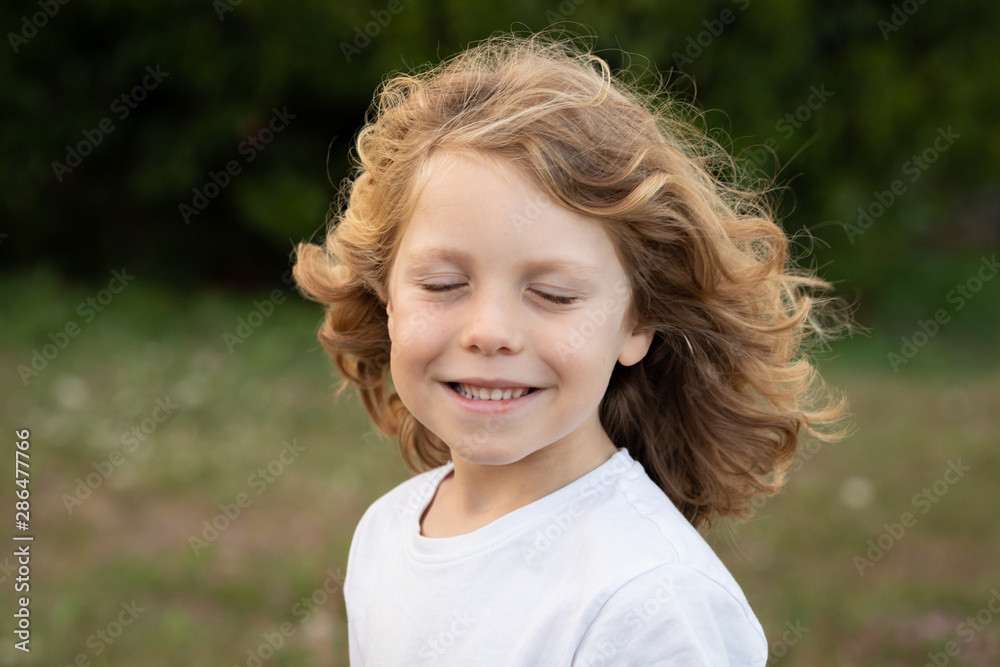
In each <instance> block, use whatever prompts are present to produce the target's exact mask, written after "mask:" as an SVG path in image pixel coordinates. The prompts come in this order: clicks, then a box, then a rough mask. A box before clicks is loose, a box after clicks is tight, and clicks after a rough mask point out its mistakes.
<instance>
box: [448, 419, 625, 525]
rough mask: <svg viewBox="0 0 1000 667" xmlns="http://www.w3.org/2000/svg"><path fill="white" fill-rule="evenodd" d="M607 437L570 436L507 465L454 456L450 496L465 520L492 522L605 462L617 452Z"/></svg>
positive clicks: (453, 504)
mask: <svg viewBox="0 0 1000 667" xmlns="http://www.w3.org/2000/svg"><path fill="white" fill-rule="evenodd" d="M599 431H600V435H601V436H603V438H598V439H596V440H593V439H592V440H591V442H589V443H587V445H586V446H584V445H583V443H579V442H575V441H573V439H572V437H570V436H568V437H567V438H564V439H563V440H560V441H559V442H555V443H553V444H551V445H548V446H547V447H544V448H542V449H540V450H538V451H536V452H533V453H531V454H529V455H528V456H526V457H524V458H523V459H520V460H519V461H515V462H514V463H509V464H506V465H481V464H476V463H472V462H470V461H467V460H465V459H463V458H461V457H457V456H453V463H454V466H455V467H454V473H453V474H452V475H451V476H450V477H451V479H450V482H449V489H448V495H449V497H450V498H449V500H450V503H451V506H452V508H453V511H454V512H455V513H456V515H457V516H460V517H463V518H464V519H467V520H474V519H476V518H480V519H487V520H488V521H491V520H493V519H496V518H499V517H501V516H503V515H505V514H508V513H509V512H513V511H514V510H516V509H518V508H521V507H524V506H525V505H529V504H531V503H533V502H535V501H536V500H539V499H541V498H544V497H545V496H547V495H549V494H551V493H553V492H555V491H558V490H559V489H561V488H562V487H564V486H566V485H567V484H570V483H571V482H574V481H576V480H577V479H579V478H580V477H583V476H584V475H586V474H587V473H588V472H590V471H591V470H594V469H595V468H597V467H599V466H600V465H602V464H603V463H605V462H606V461H607V460H608V459H610V458H611V456H612V455H614V454H615V452H617V451H618V450H617V448H616V447H615V445H614V443H612V442H611V439H610V438H608V436H607V434H606V433H605V432H604V429H599Z"/></svg>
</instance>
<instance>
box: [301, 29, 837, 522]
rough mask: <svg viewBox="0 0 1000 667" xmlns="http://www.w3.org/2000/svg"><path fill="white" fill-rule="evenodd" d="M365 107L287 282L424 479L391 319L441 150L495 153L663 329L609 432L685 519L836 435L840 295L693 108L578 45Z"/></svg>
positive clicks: (473, 50) (554, 42)
mask: <svg viewBox="0 0 1000 667" xmlns="http://www.w3.org/2000/svg"><path fill="white" fill-rule="evenodd" d="M372 111H373V113H374V117H369V118H368V119H367V120H368V122H367V123H366V125H365V126H364V127H363V128H362V129H361V131H360V133H359V134H358V137H357V145H356V149H357V156H358V159H359V163H358V164H357V165H356V167H355V170H354V172H353V173H352V176H351V177H349V178H347V179H345V181H344V183H343V184H342V187H341V191H340V194H339V197H338V202H336V204H338V205H337V206H336V207H335V209H332V213H331V216H330V219H329V220H328V230H327V234H326V238H325V242H324V243H323V245H322V246H320V245H314V244H309V243H302V244H299V245H298V247H297V248H296V253H295V254H296V258H295V265H294V268H293V274H294V276H295V280H296V281H297V283H298V285H299V288H300V291H301V292H302V293H303V294H304V295H305V296H306V297H308V298H310V299H313V300H315V301H317V302H319V303H321V304H323V305H324V307H325V317H324V320H323V323H322V325H321V327H320V330H319V334H318V337H319V341H320V343H321V344H322V345H323V347H324V349H325V350H326V351H327V352H328V353H329V354H330V355H331V357H332V358H333V360H334V361H335V363H336V366H337V368H338V369H339V371H340V373H341V375H342V377H343V383H342V384H341V388H340V390H341V391H343V389H345V388H346V387H347V386H349V385H352V386H354V387H356V388H357V389H358V390H359V392H360V394H361V397H362V400H363V403H364V406H365V408H366V410H367V411H368V413H369V414H370V415H371V417H372V419H373V421H374V423H375V425H376V426H377V427H378V428H379V430H381V431H382V432H383V433H385V434H387V435H398V436H399V444H400V447H401V450H402V453H403V456H404V458H405V460H406V462H407V464H408V465H409V466H410V467H411V468H412V469H413V470H414V471H417V472H419V471H422V470H425V469H428V468H432V467H437V466H440V465H442V464H444V463H445V462H446V461H448V460H449V458H450V456H451V453H450V450H449V448H448V446H447V444H446V443H444V442H442V441H441V440H440V439H439V438H438V437H437V436H436V435H434V434H433V433H431V432H430V431H429V430H428V429H426V428H425V427H424V426H423V425H422V424H420V423H419V422H418V421H417V420H416V419H415V418H414V417H413V416H412V415H411V414H410V412H409V411H408V410H407V409H406V407H405V406H404V405H403V403H402V401H401V400H400V398H399V396H398V395H397V394H396V393H395V392H393V391H391V390H389V389H388V387H387V383H388V381H389V377H388V375H389V374H388V373H387V372H386V371H387V368H388V365H389V348H390V340H389V334H388V328H387V317H386V308H385V306H386V302H387V298H388V287H387V286H388V276H389V272H390V269H391V267H392V262H393V259H394V257H395V255H396V250H397V248H398V246H399V241H400V236H401V233H400V230H401V229H402V228H403V226H404V225H405V223H406V221H407V220H408V219H409V215H410V213H411V212H412V210H413V207H414V205H415V200H416V197H415V196H414V192H415V190H414V189H415V184H416V183H417V181H418V180H419V178H420V174H421V173H422V170H423V168H424V166H425V165H426V164H427V160H428V158H429V157H430V155H431V154H432V153H434V152H435V151H437V150H443V149H455V150H464V151H467V152H478V153H480V154H483V155H488V156H490V157H492V158H499V159H502V160H504V161H506V162H507V163H509V164H511V165H513V166H515V167H517V168H519V169H520V170H521V171H522V173H524V174H525V175H526V176H527V177H528V178H529V179H530V180H531V182H532V183H534V184H535V186H536V187H537V188H538V189H539V190H540V191H541V192H543V193H545V194H546V195H547V196H548V197H550V198H551V199H552V200H553V201H554V202H556V203H558V204H560V205H562V206H564V207H566V208H567V209H569V210H570V211H572V212H575V213H579V214H582V215H585V216H587V217H588V218H590V219H592V220H596V221H598V222H599V223H600V224H602V225H603V227H604V228H605V229H606V230H607V232H608V234H609V236H610V238H611V239H612V241H613V244H614V246H615V249H616V252H617V254H618V258H619V260H620V261H621V264H622V266H623V267H624V269H625V272H626V275H627V277H628V280H629V284H630V286H631V295H630V296H631V298H630V299H629V305H628V308H627V311H626V313H625V321H626V322H630V323H632V325H633V327H632V328H633V329H639V330H644V331H653V332H655V334H654V337H653V342H652V344H651V346H650V348H649V351H648V353H647V354H646V356H645V358H644V359H643V360H642V361H640V362H639V363H637V364H635V365H633V366H627V367H626V366H622V365H621V364H618V365H616V366H615V368H614V371H613V372H612V376H611V379H610V382H609V385H608V389H607V392H606V394H605V396H604V399H603V400H602V402H601V404H600V408H599V413H600V421H601V424H602V425H603V427H604V429H605V431H606V432H607V434H608V436H609V437H610V438H611V440H612V442H614V443H615V445H616V446H619V447H626V448H627V449H628V451H629V453H630V454H631V455H632V457H633V458H635V459H636V460H638V461H639V462H640V463H641V464H642V465H643V467H644V468H645V470H646V472H647V474H648V475H649V476H650V478H651V479H652V480H653V481H654V482H655V483H656V484H657V485H658V486H660V488H662V489H663V491H664V492H665V493H666V494H667V496H669V497H670V499H671V500H672V501H673V502H674V503H675V504H676V506H677V507H678V508H679V509H680V511H681V512H682V513H683V514H684V516H685V517H687V519H688V520H689V521H690V522H691V523H692V524H693V525H695V526H696V527H702V526H707V525H710V524H711V523H712V520H713V519H714V518H716V517H717V516H732V517H736V518H739V517H742V516H745V515H746V513H747V511H748V506H749V502H750V500H751V499H752V498H753V497H754V496H756V495H757V494H761V493H763V494H773V493H776V492H777V491H778V490H779V489H780V487H781V486H782V484H783V481H784V476H785V473H786V472H787V470H788V468H789V467H790V466H791V464H793V463H794V461H795V458H796V454H797V450H798V447H799V444H800V440H801V438H803V437H804V436H807V435H808V436H813V437H816V438H819V439H821V440H825V441H833V440H837V439H840V438H842V437H844V435H845V434H846V432H847V429H846V427H845V426H844V425H843V424H844V417H845V415H846V409H847V401H846V398H844V397H842V396H840V395H838V394H836V393H835V392H833V391H831V390H830V389H828V388H827V387H826V386H825V384H824V383H823V382H822V379H821V378H820V377H819V374H818V372H817V370H816V368H815V366H814V364H813V363H812V362H811V361H810V360H809V358H808V356H807V354H806V353H807V352H808V351H809V349H812V348H813V347H814V345H813V344H814V343H817V342H824V341H825V340H827V339H829V338H830V337H831V336H832V334H833V333H834V332H836V331H838V330H842V329H843V328H844V327H846V326H847V324H848V318H847V316H846V315H845V314H844V313H843V312H842V311H843V309H839V310H838V311H837V312H836V313H834V311H832V310H831V308H830V306H833V305H834V304H835V303H836V304H840V303H841V302H840V301H839V300H835V299H829V298H819V297H818V296H816V294H817V293H818V292H820V291H823V290H827V289H829V287H830V285H829V284H828V283H827V282H825V281H823V280H821V279H819V278H818V277H816V275H815V274H814V272H812V271H808V270H805V269H803V268H801V267H799V266H798V265H797V264H796V263H795V262H794V261H793V259H792V258H791V256H790V243H789V240H788V238H787V237H786V235H785V233H784V232H783V231H782V229H781V228H780V227H779V225H778V224H777V223H776V221H775V217H774V215H773V214H772V213H771V208H770V205H769V203H768V196H769V194H770V192H771V190H772V188H771V187H770V184H768V183H764V184H761V182H760V181H757V180H754V179H750V178H749V177H748V176H747V173H746V172H745V171H741V169H740V166H739V163H737V161H736V160H734V159H733V158H732V157H731V155H730V154H729V153H728V152H727V151H726V150H725V149H723V148H722V146H721V144H720V143H719V142H718V141H717V140H716V139H713V138H711V136H710V135H709V134H708V133H707V132H705V131H703V130H700V129H698V126H697V125H696V123H695V122H694V119H695V118H696V114H697V112H696V110H695V109H694V107H693V105H691V104H689V103H685V102H682V101H680V100H679V99H678V98H677V96H672V95H668V94H667V93H666V92H665V91H664V87H663V86H662V85H661V86H658V87H657V88H656V89H655V90H649V91H647V90H644V89H642V88H641V87H640V86H639V85H638V84H636V83H635V82H629V81H627V80H626V79H625V78H624V77H623V76H621V75H618V74H615V75H613V74H612V73H611V71H610V68H609V66H608V65H607V63H606V62H605V61H604V60H602V59H601V58H600V57H598V56H596V55H594V54H593V53H592V51H591V50H590V49H588V48H581V47H578V46H577V45H576V43H575V41H574V38H572V37H570V38H563V37H559V36H558V35H552V34H550V33H537V34H532V35H528V36H526V37H521V36H517V35H515V34H511V33H502V34H494V35H492V36H491V37H490V38H488V39H486V40H483V41H482V42H479V43H477V44H475V45H473V46H471V47H470V48H469V49H467V50H465V51H463V52H461V53H459V54H457V55H456V56H454V57H452V58H450V59H448V60H446V61H444V62H442V63H440V64H439V65H437V66H433V67H429V68H427V69H425V70H424V71H418V72H413V73H409V74H398V75H396V76H393V77H391V78H388V79H387V80H386V81H384V82H383V84H382V85H381V86H380V89H379V91H378V92H377V94H376V100H375V103H373V107H372ZM692 114H695V115H694V116H693V115H692ZM345 204H346V206H345ZM831 313H833V315H835V316H833V317H829V316H827V315H829V314H831ZM820 315H824V317H823V318H821V317H820ZM821 322H822V323H821ZM807 348H808V349H807Z"/></svg>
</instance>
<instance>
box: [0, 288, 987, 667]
mask: <svg viewBox="0 0 1000 667" xmlns="http://www.w3.org/2000/svg"><path fill="white" fill-rule="evenodd" d="M110 277H111V276H110V275H109V279H110ZM0 289H2V293H3V294H4V303H5V304H6V305H4V306H3V310H2V312H0V315H2V321H3V328H2V333H0V363H2V365H3V368H5V369H6V373H7V375H6V377H7V380H6V381H5V382H4V384H3V395H2V401H0V414H2V423H3V424H4V427H5V428H6V429H7V435H6V437H5V442H6V443H7V444H6V446H5V450H6V451H5V452H4V453H2V454H0V455H2V456H3V457H4V459H5V462H4V464H3V469H4V470H5V471H7V472H5V473H4V474H3V475H2V481H0V498H3V499H4V500H3V503H4V504H5V506H6V507H7V508H8V509H7V510H5V516H7V517H8V520H10V521H11V524H10V526H11V527H10V528H9V529H8V530H6V531H4V532H5V534H7V535H13V534H15V533H17V532H18V531H16V530H15V529H14V526H13V519H14V517H13V514H14V507H13V505H14V502H15V499H14V492H15V490H16V488H17V487H15V486H14V485H13V474H12V468H13V467H14V466H13V460H14V456H15V455H14V449H15V448H14V441H15V436H14V431H16V430H20V429H29V430H30V438H29V440H30V455H31V459H30V464H31V468H30V471H31V476H30V480H31V481H30V490H31V499H30V502H31V516H30V519H31V520H30V531H28V532H30V534H32V535H34V537H35V540H34V542H32V543H31V553H32V559H31V565H30V567H31V591H30V593H31V604H30V613H31V620H32V625H31V628H32V636H31V644H30V646H31V649H32V651H31V653H30V654H25V653H23V652H21V651H18V650H16V649H15V648H14V641H15V638H14V636H13V633H12V632H11V628H12V626H13V621H12V617H11V615H10V614H11V613H12V611H9V610H13V609H15V594H14V583H15V576H16V574H15V571H14V570H13V569H12V568H11V567H10V563H11V562H13V561H14V560H15V559H14V558H13V557H12V556H11V555H10V554H12V552H13V548H14V547H13V546H11V547H8V548H5V549H4V550H3V551H2V552H0V567H2V569H0V601H2V604H3V610H4V612H3V614H4V618H5V619H6V620H5V621H4V623H3V626H4V632H3V634H2V639H0V664H3V665H43V664H44V665H70V664H76V665H87V664H90V665H143V666H144V667H160V666H166V665H180V664H183V665H190V666H192V667H194V666H202V665H205V666H209V665H211V666H213V667H217V666H219V665H276V666H277V665H317V666H337V665H347V640H346V621H345V616H344V606H343V598H342V595H341V591H340V580H341V578H342V576H343V570H344V567H345V566H346V561H347V551H348V547H349V544H350V538H351V534H352V531H353V529H354V526H355V524H356V522H357V520H358V519H359V518H360V516H361V514H362V513H363V512H364V510H365V508H366V507H367V506H368V505H369V504H370V503H371V502H372V501H373V500H375V499H376V498H377V497H379V496H380V495H382V494H383V493H385V492H386V491H388V490H389V489H390V488H391V487H392V486H394V485H395V484H397V483H399V482H400V481H402V480H404V479H406V478H407V477H408V476H409V472H408V470H407V469H406V467H405V466H404V465H403V463H402V460H401V458H400V457H399V455H398V454H397V453H396V446H395V444H394V443H392V442H391V441H389V440H388V439H385V438H383V437H381V436H379V435H377V434H376V433H375V431H374V428H373V427H372V426H370V425H369V424H368V422H367V420H366V419H367V418H366V415H365V414H364V411H363V409H362V408H361V407H360V403H359V401H358V400H357V399H356V397H355V396H354V395H351V394H345V395H344V397H343V398H342V399H340V400H335V399H334V395H333V394H334V389H335V386H336V383H337V381H338V380H337V378H336V377H335V376H334V374H333V372H332V370H331V366H330V364H329V362H328V361H327V359H326V357H325V356H324V355H323V354H322V352H321V350H320V348H319V346H318V344H317V343H316V340H315V329H316V326H317V325H318V322H319V316H320V312H319V309H318V307H317V306H315V305H314V304H310V303H306V302H303V301H302V300H301V298H300V297H298V296H297V295H296V294H295V293H294V292H293V291H292V290H291V288H290V286H289V285H287V284H284V283H280V282H279V281H277V280H276V285H275V287H274V288H273V290H277V291H278V293H277V294H274V293H273V290H262V291H261V292H260V293H259V294H251V295H245V296H239V295H237V296H233V295H225V294H218V293H211V292H208V293H203V294H198V295H193V296H183V297H182V296H168V295H164V294H163V293H161V292H158V291H154V290H152V289H149V288H148V287H147V286H145V285H143V284H142V281H141V278H138V279H136V280H135V281H134V282H132V283H131V284H129V285H128V286H127V287H126V288H125V289H123V290H121V291H120V293H118V294H113V293H111V292H108V293H106V294H102V293H101V292H100V289H101V286H100V285H98V286H94V287H90V288H84V287H74V286H68V285H62V284H59V283H57V282H56V281H54V280H51V279H48V278H45V276H44V274H39V275H37V276H34V277H33V278H32V280H31V281H30V282H27V281H26V279H13V278H6V279H3V280H2V281H0ZM278 297H280V298H278ZM88 298H93V299H95V300H96V301H95V303H96V305H97V306H99V307H100V310H98V309H97V308H95V307H93V306H88V305H86V304H87V301H86V300H87V299H88ZM102 299H103V300H104V301H105V302H106V303H101V300H102ZM265 300H270V302H271V303H270V305H271V308H270V312H269V314H268V311H269V308H268V304H266V303H264V301H265ZM255 301H256V302H257V304H260V307H258V305H256V304H255ZM80 304H84V305H83V307H82V308H81V307H80ZM261 311H263V313H262V314H261V315H260V316H259V317H257V316H254V317H252V318H251V317H250V314H251V313H253V312H261ZM238 318H243V319H244V320H245V321H247V328H241V327H240V326H239V321H238ZM254 323H257V324H258V326H253V324H254ZM73 325H75V326H73ZM67 327H68V328H67ZM59 332H63V333H65V338H63V337H61V336H60V335H59ZM68 332H75V334H73V335H70V333H68ZM49 334H52V336H50V335H49ZM244 334H248V335H244ZM60 343H64V346H63V347H62V349H60V346H59V344H60ZM48 344H51V347H49V348H48V349H47V350H46V349H44V348H45V346H46V345H48ZM880 345H881V346H880ZM890 345H891V343H890ZM835 349H837V350H838V351H839V350H843V354H842V355H841V356H840V357H838V358H835V359H831V360H829V361H827V362H824V368H825V369H826V374H827V376H828V378H829V380H830V382H831V383H832V384H834V385H837V386H839V387H842V388H843V389H844V390H846V391H847V393H848V395H849V396H850V397H851V399H852V402H853V406H854V411H855V414H856V422H857V427H858V431H857V434H856V435H855V436H853V437H852V438H851V439H849V440H847V441H845V442H842V443H840V444H836V445H826V446H823V447H816V446H815V445H816V443H811V445H810V446H809V448H808V449H806V450H805V451H804V456H803V461H802V465H801V469H800V470H799V471H798V472H797V473H796V474H795V475H794V476H793V478H792V479H791V481H790V483H789V484H788V486H787V488H786V490H785V492H784V493H782V494H781V495H779V496H776V497H773V498H770V499H768V500H767V501H766V502H763V503H760V507H759V508H758V509H757V511H756V514H755V516H754V517H753V519H752V520H751V521H749V522H746V523H742V524H737V523H734V522H726V523H722V524H719V525H718V526H717V528H715V529H714V530H713V531H712V533H711V534H710V541H711V542H712V543H713V545H714V546H715V548H716V550H717V551H718V553H719V554H720V556H721V557H722V558H723V560H725V562H726V563H727V565H729V567H730V568H731V570H732V571H733V573H734V575H735V576H736V578H737V580H738V581H739V582H740V583H741V585H742V586H743V588H744V591H745V592H746V595H747V597H748V599H749V600H750V602H751V604H752V606H753V607H754V609H755V611H756V612H757V614H758V617H759V618H760V620H761V623H762V624H763V626H764V629H765V631H766V632H767V635H768V640H769V641H770V642H771V646H772V656H773V662H774V663H775V664H783V665H924V664H935V661H936V664H938V665H942V664H950V665H996V664H1000V639H998V637H1000V617H997V618H994V617H995V616H998V614H996V613H994V612H993V611H991V610H990V604H991V601H992V605H993V608H994V609H997V610H1000V567H998V565H997V564H998V563H1000V521H998V507H1000V484H998V483H997V481H998V479H1000V475H998V473H1000V470H998V468H1000V453H998V450H997V442H998V437H997V434H998V432H1000V428H998V427H1000V371H998V369H997V367H996V364H995V363H993V362H990V363H984V362H982V361H981V360H980V362H979V363H978V364H967V366H966V367H963V368H962V369H961V370H955V369H951V370H949V368H950V364H949V363H948V362H947V361H944V359H946V358H947V357H946V355H944V352H946V351H949V350H950V351H952V352H954V354H955V356H957V357H962V356H963V354H964V355H965V357H966V358H968V357H969V356H971V355H969V348H968V347H967V346H959V344H958V343H957V342H955V341H951V340H949V339H947V338H945V337H944V334H942V336H941V337H940V338H939V339H935V340H933V341H931V343H929V344H928V346H927V349H926V350H921V352H920V354H919V355H918V357H916V358H915V359H914V361H913V362H912V363H910V364H908V365H907V366H906V367H904V368H902V369H901V370H900V372H899V373H893V372H892V370H891V369H890V368H889V366H888V365H887V363H886V361H885V354H886V347H885V344H884V343H879V342H877V341H866V342H864V343H853V342H852V343H850V344H847V345H844V346H841V347H838V348H835ZM35 350H37V351H38V352H39V354H40V355H42V356H41V357H40V358H39V359H36V361H35V363H36V369H37V367H39V366H43V364H42V360H44V361H45V365H44V366H43V367H42V368H41V370H37V374H32V373H27V372H24V369H23V368H22V369H21V372H19V371H18V367H19V366H23V367H24V368H30V367H31V363H32V357H33V351H35ZM46 354H47V356H48V357H51V358H48V359H46V358H45V356H46ZM986 358H989V357H986ZM994 358H995V357H994ZM36 369H32V370H36ZM22 373H23V376H22ZM283 451H284V454H283V453H282V452H283ZM907 513H908V514H907ZM213 522H214V523H215V526H212V523H213ZM897 524H898V525H897ZM8 544H14V543H13V542H8ZM5 559H6V560H5ZM949 642H952V644H951V645H949ZM272 645H276V646H277V648H273V649H272V648H271V647H272ZM949 649H950V650H951V652H952V654H953V655H948V654H947V651H948V650H949Z"/></svg>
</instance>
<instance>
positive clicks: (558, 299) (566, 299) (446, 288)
mask: <svg viewBox="0 0 1000 667" xmlns="http://www.w3.org/2000/svg"><path fill="white" fill-rule="evenodd" d="M420 287H421V288H422V289H424V290H426V291H428V292H450V291H452V290H453V289H456V288H458V287H462V285H461V284H460V283H455V284H451V285H421V286H420ZM532 291H533V292H535V294H537V295H539V296H540V297H542V298H543V299H546V300H548V301H551V302H552V303H558V304H560V305H563V306H568V305H569V304H571V303H574V302H575V301H577V300H578V299H579V298H580V297H578V296H559V295H557V294H549V293H547V292H539V291H538V290H532Z"/></svg>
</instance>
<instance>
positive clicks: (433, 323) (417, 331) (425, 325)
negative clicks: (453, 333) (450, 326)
mask: <svg viewBox="0 0 1000 667" xmlns="http://www.w3.org/2000/svg"><path fill="white" fill-rule="evenodd" d="M439 310H440V308H436V307H435V305H434V304H428V303H425V302H420V301H412V300H411V301H409V302H400V304H399V307H397V308H395V309H394V313H393V318H392V327H391V329H390V336H391V338H392V342H393V346H399V347H400V348H402V349H403V350H405V351H411V350H412V351H417V350H420V349H423V348H426V347H429V346H433V345H434V344H435V342H436V341H438V340H439V339H440V338H441V335H442V334H441V331H442V329H443V321H442V320H443V317H442V315H441V314H440V313H439V312H437V311H439Z"/></svg>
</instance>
